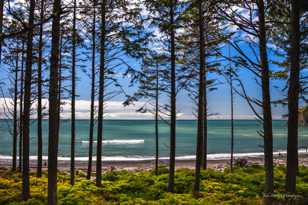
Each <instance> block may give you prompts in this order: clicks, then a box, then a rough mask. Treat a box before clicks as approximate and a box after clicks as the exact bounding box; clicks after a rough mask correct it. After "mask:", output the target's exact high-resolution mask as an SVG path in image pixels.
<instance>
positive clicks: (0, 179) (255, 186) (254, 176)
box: [0, 166, 308, 205]
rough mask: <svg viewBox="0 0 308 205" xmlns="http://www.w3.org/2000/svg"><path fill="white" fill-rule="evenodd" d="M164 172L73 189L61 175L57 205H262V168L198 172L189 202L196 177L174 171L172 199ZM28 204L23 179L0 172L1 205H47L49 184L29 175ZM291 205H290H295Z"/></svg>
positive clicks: (301, 190)
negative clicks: (194, 192)
mask: <svg viewBox="0 0 308 205" xmlns="http://www.w3.org/2000/svg"><path fill="white" fill-rule="evenodd" d="M284 173H285V168H284V167H276V168H275V190H276V191H277V192H276V193H275V201H276V204H287V202H286V201H287V199H286V198H285V195H284V194H283V191H284V182H285V180H284V176H285V174H284ZM167 177H168V170H167V169H166V168H164V167H161V168H160V170H159V175H157V176H156V175H155V173H154V172H152V171H134V172H132V171H124V170H123V171H108V172H105V173H104V175H103V183H102V187H96V186H95V183H94V181H89V180H86V179H85V176H84V173H83V172H80V171H79V172H78V173H77V178H76V184H75V186H73V187H72V186H70V184H69V174H68V173H66V172H60V173H59V177H58V202H59V203H58V204H61V205H64V204H65V205H85V204H89V205H92V204H93V205H97V204H104V205H108V204H123V205H125V204H126V205H134V204H149V205H156V204H157V205H164V204H165V205H172V204H174V205H175V204H181V205H194V204H196V205H197V204H206V205H212V204H213V205H218V204H222V205H226V204H234V205H241V204H243V205H244V204H247V205H254V204H262V195H263V194H262V191H263V185H264V184H263V179H264V171H263V168H262V167H261V166H249V167H245V168H236V169H235V170H234V172H233V173H230V172H229V170H225V171H223V172H221V171H215V170H210V169H209V170H206V171H202V175H201V179H202V182H201V193H200V196H199V197H198V198H195V197H193V195H192V190H193V182H194V171H193V170H190V169H178V170H177V171H176V175H175V193H172V194H171V193H168V192H167ZM30 182H31V199H30V200H28V201H26V202H23V201H21V198H20V195H21V175H20V173H15V172H11V171H8V170H5V169H2V170H0V204H6V205H17V204H24V205H40V204H46V203H47V201H46V198H47V178H46V174H44V175H43V177H42V178H36V177H35V176H34V175H31V178H30ZM297 184H298V186H297V187H298V196H297V197H296V200H297V203H296V204H307V199H308V168H305V167H301V168H300V171H299V174H298V182H297ZM293 204H294V203H293Z"/></svg>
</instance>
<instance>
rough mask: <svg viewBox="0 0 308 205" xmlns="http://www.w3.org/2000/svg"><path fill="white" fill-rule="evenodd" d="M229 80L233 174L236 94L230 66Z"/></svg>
mask: <svg viewBox="0 0 308 205" xmlns="http://www.w3.org/2000/svg"><path fill="white" fill-rule="evenodd" d="M229 75H230V76H229V80H230V108H231V142H230V144H231V147H230V152H231V153H230V156H231V157H230V169H231V172H233V162H234V156H233V155H234V92H233V70H232V67H231V65H230V68H229Z"/></svg>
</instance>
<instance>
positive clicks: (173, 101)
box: [168, 0, 176, 192]
mask: <svg viewBox="0 0 308 205" xmlns="http://www.w3.org/2000/svg"><path fill="white" fill-rule="evenodd" d="M175 5H176V0H170V22H169V23H170V54H171V59H170V60H171V62H170V63H171V93H170V109H171V110H170V115H171V119H170V158H169V178H168V191H169V192H173V189H174V169H175V150H176V76H175V75H176V72H175V69H176V68H175V28H174V24H175V23H174V10H175Z"/></svg>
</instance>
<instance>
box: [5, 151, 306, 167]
mask: <svg viewBox="0 0 308 205" xmlns="http://www.w3.org/2000/svg"><path fill="white" fill-rule="evenodd" d="M239 159H245V160H247V163H248V164H249V165H252V164H258V165H263V156H241V157H235V160H239ZM36 163H37V162H36V160H33V159H31V160H30V168H31V169H32V170H35V168H36ZM11 164H12V160H11V159H0V167H5V168H10V167H11ZM160 164H161V165H168V160H166V159H163V160H160ZM274 164H276V165H284V164H286V154H285V153H280V154H274ZM299 164H300V165H304V166H308V152H307V153H300V154H299ZM229 165H230V159H228V158H224V159H209V160H208V167H209V168H212V169H217V170H223V169H224V168H226V167H228V166H229ZM87 166H88V162H87V161H84V160H83V161H81V160H76V170H82V171H85V170H86V169H87ZM102 166H103V169H104V170H110V169H117V170H119V169H125V170H149V169H152V168H153V167H154V160H136V161H127V160H122V161H121V160H117V161H104V160H103V163H102ZM194 166H195V161H194V160H192V159H180V160H176V168H191V169H193V168H194ZM43 169H45V170H46V169H47V160H46V159H44V160H43ZM58 169H59V170H61V171H68V170H69V169H70V161H68V160H61V159H60V160H58ZM92 170H93V171H95V161H94V162H93V167H92Z"/></svg>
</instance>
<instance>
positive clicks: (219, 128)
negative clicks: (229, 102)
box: [0, 120, 308, 161]
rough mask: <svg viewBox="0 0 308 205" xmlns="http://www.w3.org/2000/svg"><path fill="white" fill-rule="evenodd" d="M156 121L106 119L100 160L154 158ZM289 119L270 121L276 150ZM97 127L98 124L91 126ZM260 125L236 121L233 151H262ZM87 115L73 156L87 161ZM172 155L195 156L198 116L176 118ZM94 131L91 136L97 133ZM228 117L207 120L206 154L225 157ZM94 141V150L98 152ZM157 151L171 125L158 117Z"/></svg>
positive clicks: (6, 132)
mask: <svg viewBox="0 0 308 205" xmlns="http://www.w3.org/2000/svg"><path fill="white" fill-rule="evenodd" d="M36 123H37V122H36V120H32V121H31V127H30V132H31V134H30V155H31V156H32V158H35V155H36V150H37V148H36V147H37V134H36ZM154 123H155V122H154V121H151V120H105V121H104V135H103V160H111V161H116V160H138V159H152V158H153V156H154V155H155V132H154V125H155V124H154ZM286 126H287V122H286V121H284V120H275V121H273V129H274V151H275V152H284V151H285V150H286V142H287V138H286V133H287V127H286ZM10 127H11V122H10V121H9V120H0V156H1V157H3V158H5V157H9V156H11V154H12V136H11V134H10ZM95 130H96V128H95ZM259 130H261V124H260V122H259V121H256V120H235V135H234V152H235V153H237V155H247V156H248V155H261V154H262V151H263V148H262V146H263V140H262V137H260V136H259V135H258V133H257V131H259ZM88 133H89V120H77V121H76V157H77V159H79V160H87V156H88V147H89V139H88V138H89V134H88ZM176 133H177V135H176V136H177V138H176V155H177V157H178V158H183V159H189V158H193V155H194V154H195V149H196V121H195V120H179V121H177V132H176ZM96 137H97V135H96V132H95V135H94V138H96ZM230 138H231V137H230V121H229V120H209V122H208V154H209V158H224V157H228V153H229V152H230ZM47 144H48V121H47V120H44V121H43V155H44V156H46V155H47ZM306 147H308V127H300V128H299V149H302V150H305V149H306ZM95 148H96V142H95V143H94V153H95V152H96V149H95ZM69 156H70V120H61V130H60V138H59V157H62V159H69ZM159 156H160V157H161V158H168V156H169V126H168V124H166V122H163V121H160V122H159Z"/></svg>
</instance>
